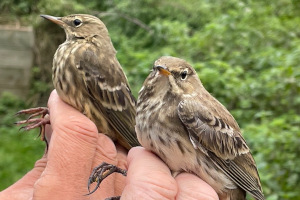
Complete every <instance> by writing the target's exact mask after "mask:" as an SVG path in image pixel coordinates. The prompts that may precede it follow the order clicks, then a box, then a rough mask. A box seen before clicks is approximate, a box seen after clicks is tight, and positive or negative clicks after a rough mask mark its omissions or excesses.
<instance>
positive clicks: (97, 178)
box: [87, 162, 127, 200]
mask: <svg viewBox="0 0 300 200" xmlns="http://www.w3.org/2000/svg"><path fill="white" fill-rule="evenodd" d="M115 172H116V173H120V174H122V175H123V176H127V170H125V169H121V168H119V167H117V166H115V165H111V164H108V163H105V162H103V163H102V164H101V165H99V166H98V167H95V168H94V169H93V171H92V174H91V175H90V178H89V182H88V190H89V193H88V194H87V195H90V194H92V193H94V192H95V191H96V190H97V189H98V188H99V187H100V184H101V182H102V181H103V180H104V179H105V178H106V177H108V176H109V175H111V174H113V173H115ZM94 182H97V185H96V187H95V188H94V190H93V191H90V186H91V184H92V183H94ZM117 199H120V197H110V198H107V199H106V200H117Z"/></svg>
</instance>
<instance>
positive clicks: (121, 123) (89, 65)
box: [17, 14, 139, 149]
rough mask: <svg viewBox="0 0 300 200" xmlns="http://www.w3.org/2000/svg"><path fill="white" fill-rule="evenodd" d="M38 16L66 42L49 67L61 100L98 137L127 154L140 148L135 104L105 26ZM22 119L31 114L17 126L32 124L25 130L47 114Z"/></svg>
mask: <svg viewBox="0 0 300 200" xmlns="http://www.w3.org/2000/svg"><path fill="white" fill-rule="evenodd" d="M41 16H42V17H43V18H45V19H47V20H49V21H51V22H53V23H55V24H58V25H59V26H60V27H62V28H63V29H64V30H65V33H66V41H65V42H64V43H63V44H61V45H60V46H59V47H58V49H57V50H56V53H55V55H54V58H53V67H52V79H53V84H54V87H55V89H56V90H57V93H58V95H59V97H60V98H61V99H62V100H63V101H65V102H66V103H68V104H70V105H71V106H73V107H74V108H76V109H77V110H79V111H80V112H82V113H84V114H85V115H86V116H87V117H88V118H90V119H91V120H92V121H93V122H94V123H95V124H96V126H97V128H98V131H99V132H101V133H104V134H106V135H108V136H109V137H110V138H111V139H112V140H114V141H115V142H118V143H119V144H120V145H122V146H123V147H125V148H126V149H130V148H131V147H133V146H137V145H139V142H138V140H137V138H136V133H135V130H134V126H135V114H136V108H135V106H136V100H135V98H134V97H133V95H132V93H131V91H130V87H129V84H128V81H127V78H126V76H125V74H124V72H123V70H122V67H121V65H120V63H119V62H118V60H117V58H116V50H115V48H114V46H113V44H112V42H111V39H110V37H109V33H108V30H107V28H106V26H105V25H104V23H103V22H102V21H101V20H100V19H98V18H97V17H95V16H91V15H85V14H74V15H69V16H65V17H53V16H49V15H41ZM24 113H28V114H32V115H31V116H30V119H28V120H24V121H21V122H17V124H26V123H32V124H29V125H27V126H25V127H24V128H25V129H26V130H28V129H31V128H35V127H37V126H40V125H44V124H45V123H48V122H49V121H47V120H46V119H41V118H38V119H36V118H35V119H32V117H35V116H37V115H38V114H42V116H44V115H45V114H46V113H47V109H46V108H45V109H43V108H36V109H27V110H23V111H20V112H18V114H24ZM42 131H43V129H42ZM42 134H43V133H42Z"/></svg>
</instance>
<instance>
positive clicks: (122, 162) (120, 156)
mask: <svg viewBox="0 0 300 200" xmlns="http://www.w3.org/2000/svg"><path fill="white" fill-rule="evenodd" d="M127 154H128V151H127V150H126V149H125V148H124V147H122V146H120V145H117V161H118V164H117V166H118V167H120V168H121V169H126V170H127ZM125 183H126V177H125V176H124V175H122V174H116V179H115V194H116V196H121V194H122V192H123V190H124V187H125Z"/></svg>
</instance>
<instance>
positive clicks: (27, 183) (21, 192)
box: [0, 156, 47, 200]
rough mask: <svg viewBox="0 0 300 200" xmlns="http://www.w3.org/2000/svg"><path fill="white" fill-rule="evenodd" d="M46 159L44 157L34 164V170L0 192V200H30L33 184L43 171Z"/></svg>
mask: <svg viewBox="0 0 300 200" xmlns="http://www.w3.org/2000/svg"><path fill="white" fill-rule="evenodd" d="M46 163H47V159H46V157H45V156H44V157H43V158H42V159H40V160H38V161H37V162H36V163H35V166H34V168H33V169H32V170H31V171H29V172H28V173H27V174H25V175H24V176H23V177H22V178H21V179H20V180H19V181H17V182H16V183H14V184H13V185H11V186H10V187H8V188H7V189H5V190H3V191H2V192H0V199H1V200H24V199H31V198H32V195H33V188H34V184H35V182H36V181H37V180H38V179H39V178H40V176H41V174H42V172H43V171H44V169H45V166H46Z"/></svg>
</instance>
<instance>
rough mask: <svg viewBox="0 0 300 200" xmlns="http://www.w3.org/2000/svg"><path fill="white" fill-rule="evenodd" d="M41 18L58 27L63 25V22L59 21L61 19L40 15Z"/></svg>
mask: <svg viewBox="0 0 300 200" xmlns="http://www.w3.org/2000/svg"><path fill="white" fill-rule="evenodd" d="M41 17H43V18H45V19H47V20H49V21H51V22H53V23H55V24H58V25H60V26H62V25H63V24H64V22H63V21H62V20H61V17H53V16H50V15H41Z"/></svg>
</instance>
